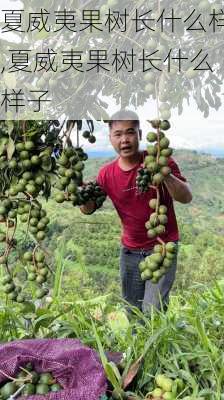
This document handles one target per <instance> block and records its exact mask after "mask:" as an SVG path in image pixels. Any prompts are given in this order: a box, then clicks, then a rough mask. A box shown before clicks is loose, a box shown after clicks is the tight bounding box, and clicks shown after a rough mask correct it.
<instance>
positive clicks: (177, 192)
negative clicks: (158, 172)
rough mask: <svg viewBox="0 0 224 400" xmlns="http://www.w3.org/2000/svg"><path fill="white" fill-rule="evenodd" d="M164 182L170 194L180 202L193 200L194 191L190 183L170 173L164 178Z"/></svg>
mask: <svg viewBox="0 0 224 400" xmlns="http://www.w3.org/2000/svg"><path fill="white" fill-rule="evenodd" d="M164 183H165V185H166V187H167V190H168V192H169V194H170V196H171V197H172V198H173V199H174V200H176V201H179V202H180V203H185V204H186V203H190V202H191V200H192V193H191V190H190V187H189V185H188V184H187V183H186V182H183V181H182V180H181V179H179V178H177V177H176V176H174V175H172V174H170V175H168V176H166V178H165V179H164Z"/></svg>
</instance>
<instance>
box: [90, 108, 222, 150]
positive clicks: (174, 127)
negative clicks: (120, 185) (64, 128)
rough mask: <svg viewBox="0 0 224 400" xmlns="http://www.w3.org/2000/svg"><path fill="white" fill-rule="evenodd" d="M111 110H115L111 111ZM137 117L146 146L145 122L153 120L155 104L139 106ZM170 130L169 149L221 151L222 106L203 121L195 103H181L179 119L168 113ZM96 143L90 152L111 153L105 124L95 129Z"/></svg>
mask: <svg viewBox="0 0 224 400" xmlns="http://www.w3.org/2000/svg"><path fill="white" fill-rule="evenodd" d="M114 111H117V109H116V108H114ZM138 115H139V117H140V121H141V127H142V130H143V141H142V145H144V144H145V143H146V140H145V138H146V134H147V132H148V131H149V130H151V125H150V124H149V123H148V122H147V119H153V118H154V117H156V108H155V104H152V106H151V109H148V106H147V107H140V108H139V110H138ZM170 122H171V129H170V130H169V131H167V136H168V137H169V139H170V142H171V146H172V147H174V148H187V149H196V150H197V149H203V148H206V149H207V148H222V149H224V110H223V105H222V107H221V108H220V109H219V111H214V110H210V115H209V117H208V118H204V117H203V114H202V113H201V112H200V111H199V110H197V106H196V104H195V103H194V102H193V101H192V104H191V105H190V106H188V105H187V104H185V106H184V108H183V113H182V114H181V115H180V116H179V115H178V114H177V112H176V111H175V110H174V111H172V117H171V120H170ZM96 136H97V144H96V145H95V146H94V150H106V151H110V150H112V147H111V145H110V143H109V140H108V128H107V125H105V124H102V129H101V130H100V131H98V130H97V132H96ZM87 143H88V142H86V141H85V147H86V146H87V147H89V148H91V145H88V144H87Z"/></svg>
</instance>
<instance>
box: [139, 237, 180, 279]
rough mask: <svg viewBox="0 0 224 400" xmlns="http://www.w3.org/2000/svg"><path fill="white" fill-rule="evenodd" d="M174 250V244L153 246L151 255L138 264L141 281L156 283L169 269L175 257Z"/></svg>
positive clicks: (175, 248)
mask: <svg viewBox="0 0 224 400" xmlns="http://www.w3.org/2000/svg"><path fill="white" fill-rule="evenodd" d="M176 250H177V247H176V244H175V243H174V242H168V243H166V244H165V243H164V244H157V245H155V246H154V248H153V253H152V254H150V255H149V256H147V257H146V258H145V259H144V260H143V261H142V262H141V263H140V264H139V270H140V272H141V279H142V280H143V281H144V280H151V282H152V283H158V281H159V280H160V278H161V277H162V276H163V275H165V274H166V272H167V270H168V269H169V268H170V267H171V265H172V263H173V259H174V258H175V256H176Z"/></svg>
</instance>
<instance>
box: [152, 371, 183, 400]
mask: <svg viewBox="0 0 224 400" xmlns="http://www.w3.org/2000/svg"><path fill="white" fill-rule="evenodd" d="M155 384H156V387H155V389H154V390H153V391H152V392H149V393H148V395H147V399H148V400H175V399H176V398H177V396H178V395H179V394H180V393H181V392H182V391H183V390H184V382H183V380H182V379H180V378H176V379H171V378H169V377H167V376H166V375H165V374H158V375H156V377H155Z"/></svg>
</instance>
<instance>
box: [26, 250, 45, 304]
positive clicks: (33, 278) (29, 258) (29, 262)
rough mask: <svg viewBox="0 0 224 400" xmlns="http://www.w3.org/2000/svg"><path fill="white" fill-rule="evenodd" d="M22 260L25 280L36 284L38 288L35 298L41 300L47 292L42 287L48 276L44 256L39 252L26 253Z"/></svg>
mask: <svg viewBox="0 0 224 400" xmlns="http://www.w3.org/2000/svg"><path fill="white" fill-rule="evenodd" d="M23 260H24V262H25V263H26V266H27V280H28V281H29V282H34V283H36V284H37V286H38V288H37V290H36V293H35V297H36V298H37V299H42V297H44V296H46V295H47V294H48V292H49V290H48V288H47V287H43V285H44V284H45V283H46V282H47V278H48V277H49V274H50V273H49V267H48V265H47V263H46V259H45V254H44V252H43V251H41V250H37V251H34V252H32V251H27V252H25V253H24V255H23Z"/></svg>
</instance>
